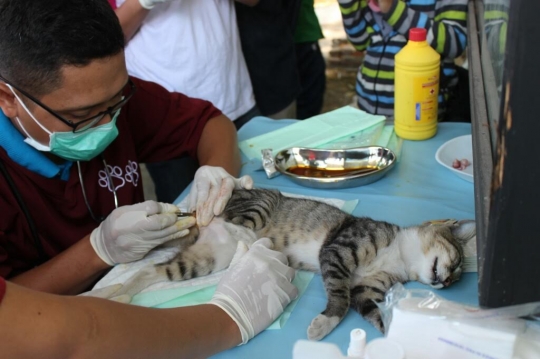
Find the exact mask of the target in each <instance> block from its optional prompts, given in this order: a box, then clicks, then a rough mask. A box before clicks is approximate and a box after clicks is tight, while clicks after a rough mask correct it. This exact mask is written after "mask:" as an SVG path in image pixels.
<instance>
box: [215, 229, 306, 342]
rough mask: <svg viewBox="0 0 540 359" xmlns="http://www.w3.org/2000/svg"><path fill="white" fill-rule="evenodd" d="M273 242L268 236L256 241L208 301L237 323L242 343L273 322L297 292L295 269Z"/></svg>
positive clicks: (229, 271) (232, 267)
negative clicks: (294, 282) (274, 246)
mask: <svg viewBox="0 0 540 359" xmlns="http://www.w3.org/2000/svg"><path fill="white" fill-rule="evenodd" d="M272 246H273V244H272V241H271V240H270V239H268V238H262V239H260V240H258V241H257V242H255V243H254V244H253V245H252V246H251V248H250V249H249V251H248V252H247V253H246V254H244V255H243V256H242V257H241V258H240V259H239V260H238V261H237V262H236V264H232V265H231V267H230V268H229V269H228V271H227V273H225V274H224V276H223V278H222V279H221V281H220V282H219V284H218V286H217V289H216V291H215V293H214V296H213V297H212V300H211V301H210V302H209V303H210V304H214V305H217V306H218V307H220V308H221V309H223V310H224V311H225V312H226V313H227V314H229V316H230V317H231V318H232V319H233V320H234V321H235V322H236V324H238V327H239V328H240V333H241V334H242V344H245V343H247V342H248V340H250V339H251V338H253V337H254V336H255V335H257V334H259V333H260V332H261V331H263V330H264V329H266V328H267V327H268V326H269V325H270V324H272V322H273V321H274V320H276V318H277V317H279V316H280V314H281V313H282V312H283V310H284V309H285V307H286V306H287V305H288V304H289V303H290V302H291V301H292V300H293V299H295V298H296V297H297V296H298V289H297V288H296V287H295V286H294V285H293V284H292V283H291V281H292V280H293V279H294V275H295V271H294V269H292V268H291V267H289V266H287V257H286V256H285V255H284V254H283V253H280V252H276V251H274V250H272V249H270V248H272Z"/></svg>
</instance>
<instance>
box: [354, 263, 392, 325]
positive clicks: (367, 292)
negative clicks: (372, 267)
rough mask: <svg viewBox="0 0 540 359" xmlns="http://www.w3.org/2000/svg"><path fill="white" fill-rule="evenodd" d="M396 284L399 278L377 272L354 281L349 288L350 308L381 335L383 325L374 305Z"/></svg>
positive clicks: (379, 313) (377, 309)
mask: <svg viewBox="0 0 540 359" xmlns="http://www.w3.org/2000/svg"><path fill="white" fill-rule="evenodd" d="M397 282H400V280H399V278H397V277H395V276H393V275H392V274H389V273H386V272H379V273H377V274H374V275H371V276H368V277H361V278H359V279H358V280H355V282H354V283H353V286H352V288H351V308H353V309H354V310H356V311H357V312H358V313H360V315H361V316H362V317H364V319H365V320H367V321H368V322H370V323H371V324H373V326H374V327H375V328H377V329H378V330H380V331H381V332H382V333H384V325H383V322H382V318H381V312H380V311H379V308H378V307H377V304H376V303H379V302H382V301H383V300H384V296H385V294H386V292H387V291H388V289H389V288H390V287H391V286H392V285H394V283H397Z"/></svg>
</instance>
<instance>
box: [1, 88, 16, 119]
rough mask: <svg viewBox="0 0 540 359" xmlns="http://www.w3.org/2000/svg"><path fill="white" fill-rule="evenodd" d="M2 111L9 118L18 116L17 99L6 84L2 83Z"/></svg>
mask: <svg viewBox="0 0 540 359" xmlns="http://www.w3.org/2000/svg"><path fill="white" fill-rule="evenodd" d="M0 109H2V112H3V113H4V115H6V116H7V117H9V118H13V117H16V116H17V115H18V106H17V99H16V98H15V95H13V92H11V90H10V89H9V87H8V86H7V85H6V84H5V83H4V82H0Z"/></svg>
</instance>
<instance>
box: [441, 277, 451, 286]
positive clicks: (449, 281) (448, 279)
mask: <svg viewBox="0 0 540 359" xmlns="http://www.w3.org/2000/svg"><path fill="white" fill-rule="evenodd" d="M442 284H443V285H444V286H445V287H448V286H449V285H450V284H452V277H448V278H446V280H445V281H444V282H442Z"/></svg>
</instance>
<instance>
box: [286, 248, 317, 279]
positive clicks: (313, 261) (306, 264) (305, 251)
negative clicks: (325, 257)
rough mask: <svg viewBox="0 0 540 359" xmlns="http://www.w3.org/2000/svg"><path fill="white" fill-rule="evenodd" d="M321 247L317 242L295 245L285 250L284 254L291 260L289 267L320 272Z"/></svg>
mask: <svg viewBox="0 0 540 359" xmlns="http://www.w3.org/2000/svg"><path fill="white" fill-rule="evenodd" d="M320 249H321V246H320V245H319V244H318V243H317V242H306V243H301V244H293V245H291V246H289V247H287V248H284V249H283V250H282V252H283V253H284V254H285V255H286V256H287V258H288V259H289V265H291V266H292V267H293V268H296V269H303V270H308V271H311V272H318V271H319V268H320V266H319V251H320Z"/></svg>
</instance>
